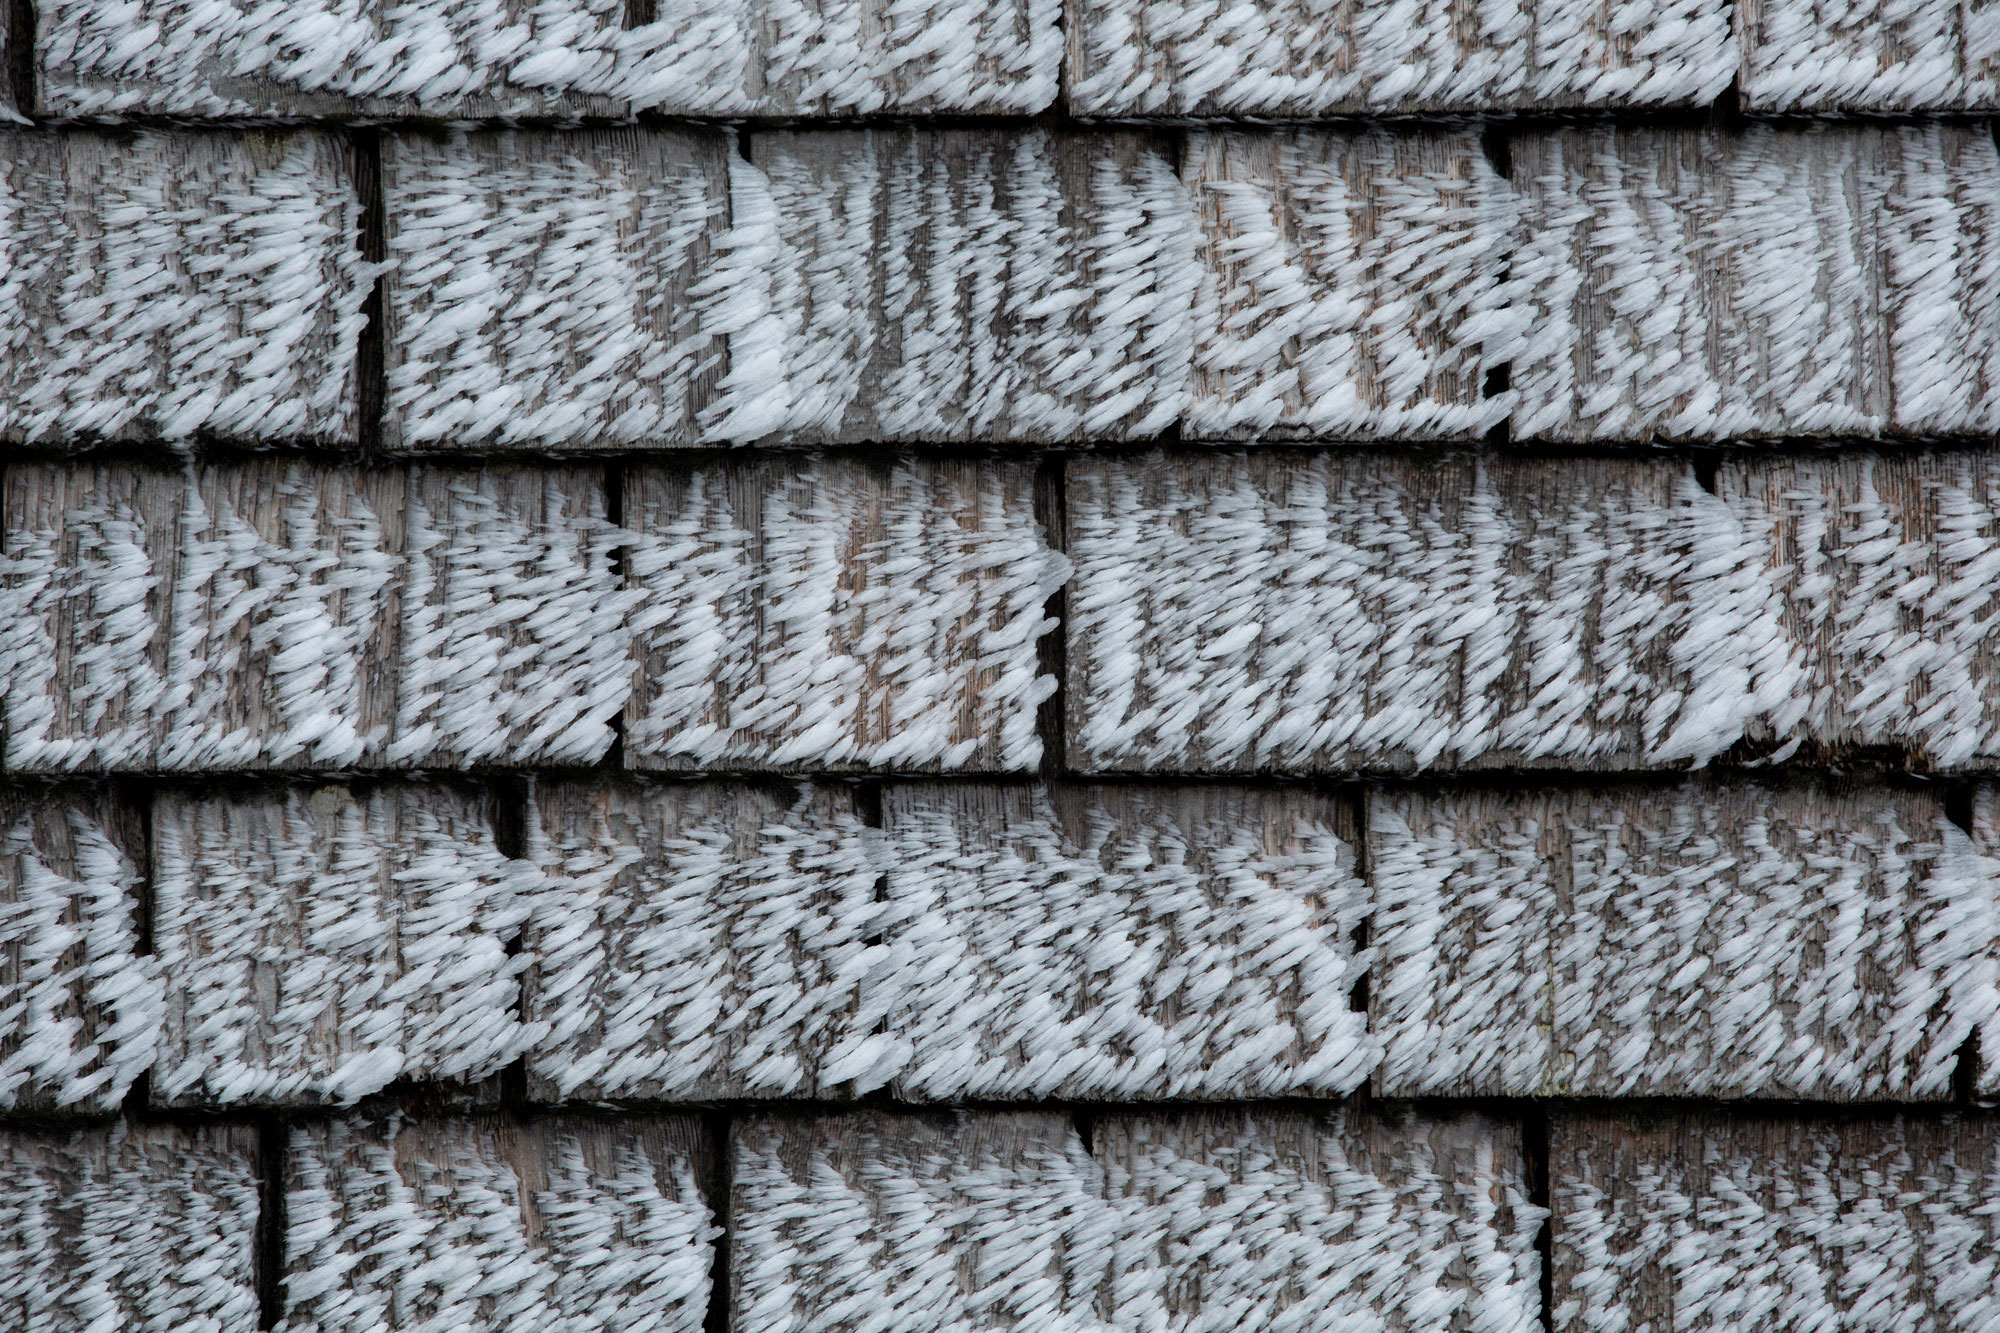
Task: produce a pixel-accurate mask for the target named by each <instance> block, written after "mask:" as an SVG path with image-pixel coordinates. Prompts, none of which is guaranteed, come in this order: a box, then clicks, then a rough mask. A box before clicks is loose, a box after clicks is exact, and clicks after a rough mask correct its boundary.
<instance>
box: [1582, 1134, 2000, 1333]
mask: <svg viewBox="0 0 2000 1333" xmlns="http://www.w3.org/2000/svg"><path fill="white" fill-rule="evenodd" d="M1995 1123H1996V1122H1995V1121H1994V1119H1993V1118H1992V1117H1991V1116H1989V1115H1966V1116H1963V1117H1959V1116H1943V1115H1927V1116H1917V1115H1908V1116H1887V1115H1871V1116H1867V1117H1859V1118H1856V1117H1843V1118H1841V1119H1838V1120H1836V1119H1831V1118H1825V1117H1816V1116H1811V1115H1809V1114H1807V1115H1800V1114H1794V1115H1790V1116H1780V1115H1760V1116H1746V1115H1742V1114H1740V1113H1730V1114H1728V1115H1719V1114H1714V1113H1706V1114H1705V1113H1700V1112H1690V1111H1684V1110H1683V1111H1672V1112H1663V1113H1654V1114H1648V1113H1645V1112H1632V1111H1619V1110H1615V1109H1613V1110H1604V1111H1600V1112H1594V1113H1587V1114H1585V1113H1563V1114H1560V1115H1558V1116H1556V1117H1554V1123H1553V1124H1552V1126H1551V1132H1550V1144H1549V1186H1550V1194H1551V1196H1552V1197H1551V1199H1550V1203H1551V1207H1552V1208H1553V1210H1554V1214H1555V1217H1554V1221H1553V1223H1552V1229H1553V1242H1554V1244H1553V1255H1552V1261H1553V1268H1554V1286H1553V1289H1552V1292H1551V1295H1552V1297H1553V1301H1554V1304H1553V1315H1554V1319H1553V1322H1552V1324H1551V1327H1552V1328H1554V1329H1555V1330H1557V1333H1599V1331H1600V1330H1605V1329H1614V1328H1631V1329H1637V1328H1654V1329H1665V1328H1680V1329H1724V1328H1741V1329H1748V1328H1755V1329H1768V1330H1771V1333H1807V1330H1819V1329H1826V1328H1836V1327H1837V1328H1866V1327H1871V1326H1872V1327H1881V1328H1927V1329H1940V1330H1952V1331H1953V1333H1959V1331H1961V1330H1963V1331H1964V1333H1971V1330H1975V1329H1980V1328H1985V1327H1987V1326H1989V1325H1990V1323H1991V1321H1992V1315H1993V1290H1994V1281H1995V1276H1996V1272H1995V1260H1994V1249H1995V1242H1996V1236H1995V1225H1994V1218H1995V1216H1996V1214H2000V1208H1996V1207H1995V1206H1994V1205H1995V1203H1996V1200H2000V1149H1996V1146H1995V1142H1994V1127H1995Z"/></svg>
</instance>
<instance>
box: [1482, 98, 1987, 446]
mask: <svg viewBox="0 0 2000 1333" xmlns="http://www.w3.org/2000/svg"><path fill="white" fill-rule="evenodd" d="M1510 148H1511V153H1512V159H1513V180H1514V182H1515V185H1516V187H1517V189H1519V190H1520V191H1521V193H1522V201H1521V208H1520V222H1519V226H1520V232H1519V235H1518V239H1517V242H1516V244H1515V247H1514V250H1513V254H1512V258H1511V268H1510V274H1511V278H1512V287H1513V291H1514V296H1513V298H1512V299H1513V301H1514V302H1515V304H1516V305H1518V306H1519V307H1520V311H1519V313H1520V315H1521V317H1522V318H1524V319H1525V320H1526V321H1527V322H1526V325H1525V328H1526V334H1525V337H1526V342H1525V344H1524V346H1523V349H1522V350H1521V352H1520V354H1519V355H1518V356H1517V357H1516V358H1515V360H1514V362H1513V367H1512V382H1513V387H1514V389H1515V391H1516V392H1517V393H1518V394H1519V406H1518V408H1517V409H1516V412H1515V415H1514V418H1513V428H1514V434H1515V435H1516V436H1517V437H1520V436H1536V437H1541V438H1546V439H1553V440H1651V439H1661V440H1668V439H1673V440H1720V439H1727V438H1729V437H1732V436H1829V435H1836V436H1837V435H1848V436H1852V435H1869V436H1873V435H1884V434H1985V433H1990V432H1991V431H1993V430H1994V429H1995V427H1996V426H2000V361H1996V357H1997V356H2000V336H1996V335H2000V324H1996V320H2000V316H1996V314H1995V308H1996V303H2000V248H1996V247H2000V225H1996V223H2000V217H1996V210H2000V155H1996V152H1995V149H1994V144H1993V139H1992V136H1991V135H1989V134H1988V133H1987V132H1986V130H1985V128H1984V127H1983V126H1977V127H1975V126H1971V125H1964V126H1961V125H1956V124H1945V123H1938V122H1916V123H1911V124H1903V125H1888V126H1880V125H1873V124H1868V125H1857V124H1821V125H1814V126H1808V127H1785V128H1777V127H1772V126H1768V125H1753V126H1751V127H1750V128H1748V129H1746V130H1743V131H1740V132H1730V131H1723V130H1717V129H1695V128H1655V127H1644V128H1639V127H1635V128H1615V127H1612V126H1608V125H1598V126H1591V127H1585V128H1575V129H1559V130H1550V131H1545V132H1534V133H1529V134H1525V135H1521V136H1518V137H1516V138H1515V139H1514V140H1513V141H1512V143H1511V146H1510Z"/></svg>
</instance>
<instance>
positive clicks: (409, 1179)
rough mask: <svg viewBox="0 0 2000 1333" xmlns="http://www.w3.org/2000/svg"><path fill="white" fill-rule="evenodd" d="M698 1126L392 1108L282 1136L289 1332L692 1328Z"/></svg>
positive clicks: (703, 1227) (708, 1228) (695, 1315)
mask: <svg viewBox="0 0 2000 1333" xmlns="http://www.w3.org/2000/svg"><path fill="white" fill-rule="evenodd" d="M699 1134H700V1127H699V1124H698V1122H694V1121H680V1120H667V1119H659V1118H655V1117H647V1116H637V1117H626V1118H622V1119H620V1120H618V1121H604V1120H596V1121H590V1120H574V1121H572V1120H565V1119H547V1120H536V1121H532V1122H525V1123H523V1122H518V1121H513V1120H502V1119H498V1118H495V1119H478V1120H446V1121H412V1120H408V1119H405V1118H403V1117H401V1116H399V1115H388V1116H384V1117H380V1118H376V1117H355V1118H349V1119H343V1120H336V1121H332V1122H319V1123H306V1124H301V1125H299V1126H297V1127H295V1128H294V1129H293V1130H292V1131H291V1142H290V1151H289V1154H288V1161H287V1163H286V1181H287V1187H286V1193H285V1201H284V1203H285V1212H284V1217H285V1284H284V1289H285V1319H286V1322H285V1325H284V1327H285V1328H286V1329H287V1330H288V1333H378V1331H379V1330H382V1329H461V1328H493V1329H537V1330H540V1329H559V1330H562V1333H637V1330H646V1333H699V1330H700V1329H701V1328H702V1326H703V1320H704V1318H705V1317H706V1315H707V1311H708V1295H709V1273H710V1269H711V1267H712V1265H713V1262H714V1260H713V1257H712V1252H711V1247H712V1244H713V1242H714V1240H715V1238H716V1236H717V1235H718V1234H719V1230H718V1228H716V1227H715V1226H713V1225H712V1223H711V1213H710V1210H709V1206H708V1204H707V1202H706V1201H705V1200H704V1199H703V1197H702V1194H701V1190H700V1188H699V1185H698V1179H699V1162H698V1159H697V1157H696V1155H695V1151H694V1147H693V1145H694V1143H695V1140H696V1138H697V1137H698V1135H699Z"/></svg>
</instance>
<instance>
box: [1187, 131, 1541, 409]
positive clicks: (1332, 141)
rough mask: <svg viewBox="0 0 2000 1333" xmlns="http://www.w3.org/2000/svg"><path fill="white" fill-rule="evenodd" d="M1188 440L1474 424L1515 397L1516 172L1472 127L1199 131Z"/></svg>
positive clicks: (1191, 160) (1192, 151) (1191, 159)
mask: <svg viewBox="0 0 2000 1333" xmlns="http://www.w3.org/2000/svg"><path fill="white" fill-rule="evenodd" d="M1181 179H1182V181H1183V183H1184V184H1185V185H1186V187H1187V189H1188V192H1189V194H1190V195H1192V197H1193V199H1194V203H1195V207H1196V209H1197V211H1198V214H1199V217H1200V220H1201V228H1202V236H1203V248H1202V251H1201V259H1202V276H1201V285H1200V287H1199V289H1198V290H1197V293H1196V297H1195V317H1194V338H1195V350H1194V368H1195V379H1194V386H1193V387H1194V398H1193V402H1192V403H1191V404H1190V406H1189V409H1188V414H1187V417H1186V419H1185V420H1184V421H1183V423H1182V434H1183V436H1185V437H1187V438H1190V439H1243V438H1256V437H1259V436H1272V437H1281V438H1294V439H1296V438H1309V439H1329V438H1330V439H1397V440H1407V439H1477V438H1479V437H1480V436H1482V435H1484V434H1485V432H1486V431H1487V430H1489V429H1491V428H1492V427H1494V426H1496V425H1498V424H1500V422H1502V421H1503V420H1505V418H1506V412H1507V408H1508V405H1509V399H1508V398H1506V397H1505V396H1498V397H1493V398H1488V397H1486V396H1485V388H1486V378H1487V375H1488V373H1489V372H1491V371H1494V370H1496V369H1497V368H1498V367H1499V366H1500V365H1501V364H1503V363H1504V362H1506V361H1507V360H1508V359H1509V358H1510V356H1511V355H1512V352H1513V344H1512V338H1511V336H1509V335H1508V334H1506V332H1505V328H1506V325H1505V322H1504V321H1496V319H1495V313H1496V312H1497V310H1498V307H1499V304H1500V299H1501V296H1502V286H1501V277H1502V271H1503V269H1504V268H1505V266H1506V262H1507V261H1506V252H1507V249H1508V241H1507V234H1508V226H1509V220H1510V217H1511V210H1510V209H1509V207H1508V199H1507V196H1506V186H1505V183H1504V182H1503V181H1502V180H1501V179H1500V178H1499V177H1498V176H1497V175H1496V174H1495V173H1494V171H1493V168H1492V167H1491V166H1490V165H1489V164H1488V163H1487V160H1486V157H1485V154H1484V153H1483V152H1482V151H1481V149H1480V143H1479V136H1478V134H1477V132H1476V131H1474V130H1472V129H1470V128H1467V127H1463V126H1450V125H1447V126H1443V127H1425V128H1416V129H1410V128H1401V127H1397V128H1374V129H1363V130H1348V129H1323V128H1313V129H1286V130H1266V129H1259V130H1217V131H1194V132H1191V133H1190V134H1189V136H1188V140H1187V145H1186V148H1185V150H1184V152H1183V155H1182V163H1181Z"/></svg>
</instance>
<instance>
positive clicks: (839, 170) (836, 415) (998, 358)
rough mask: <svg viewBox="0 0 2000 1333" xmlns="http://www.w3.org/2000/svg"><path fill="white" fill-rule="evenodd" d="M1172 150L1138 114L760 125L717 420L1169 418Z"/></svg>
mask: <svg viewBox="0 0 2000 1333" xmlns="http://www.w3.org/2000/svg"><path fill="white" fill-rule="evenodd" d="M1167 152H1168V145H1166V144H1165V143H1164V142H1163V141H1159V140H1156V139H1154V138H1153V137H1152V136H1149V135H1144V134H1139V133H1133V132H1093V133H1089V134H1075V133H1072V134H1062V133H1050V132H1047V131H1043V130H1038V129H1022V130H1018V131H1015V130H1009V131H1004V132H1002V131H995V130H935V129H883V130H826V129H813V130H802V131H796V132H786V133H770V134H759V135H756V136H755V137H753V138H752V140H751V141H750V155H751V158H752V161H753V162H754V163H755V165H754V167H747V168H743V169H738V170H737V171H735V172H734V176H735V184H734V185H733V186H732V191H731V202H732V210H733V211H732V216H733V218H734V219H735V221H736V228H737V229H736V231H735V232H734V233H733V234H732V249H731V250H730V252H729V253H730V257H731V258H730V263H729V264H726V265H725V266H724V270H723V271H721V272H719V273H718V276H717V279H716V281H717V283H718V284H719V285H723V286H725V287H726V294H727V297H728V301H729V305H728V307H727V309H728V310H730V311H733V312H734V313H733V314H731V315H730V317H729V323H730V327H731V330H732V332H731V335H730V357H731V373H730V376H729V377H728V379H726V380H725V381H724V383H723V389H724V393H723V395H722V399H721V403H720V407H719V411H720V413H721V415H720V416H719V417H718V418H717V419H716V420H715V421H714V423H713V424H712V425H711V427H710V434H711V435H714V436H718V437H722V438H728V439H754V438H758V437H761V436H765V435H772V436H776V437H779V438H783V439H792V440H802V441H807V442H821V441H875V440H953V441H956V440H971V441H987V440H996V439H998V440H1031V441H1060V440H1073V439H1086V438H1087V439H1124V438H1133V437H1138V438H1145V437H1149V436H1152V435H1156V434H1158V433H1159V432H1160V431H1161V430H1163V429H1164V428H1166V427H1167V426H1168V425H1170V424H1171V423H1172V422H1173V421H1174V420H1175V419H1176V418H1177V417H1178V416H1179V415H1180V413H1181V411H1182V409H1183V408H1184V406H1185V405H1186V402H1187V378H1188V357H1189V351H1190V347H1191V345H1192V344H1191V338H1192V329H1191V326H1190V323H1189V302H1190V298H1191V295H1192V292H1193V290H1194V284H1195V279H1196V274H1195V265H1194V247H1195V241H1196V237H1195V231H1194V225H1193V218H1192V215H1191V213H1190V210H1189V208H1188V205H1187V201H1186V199H1185V197H1184V196H1183V194H1182V192H1181V191H1180V189H1179V187H1178V186H1177V185H1176V183H1175V181H1174V174H1173V168H1172V166H1171V161H1170V158H1169V157H1168V155H1167ZM751 305H754V307H755V308H754V309H751V308H750V306H751Z"/></svg>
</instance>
